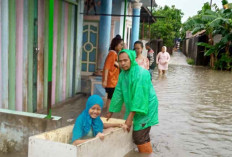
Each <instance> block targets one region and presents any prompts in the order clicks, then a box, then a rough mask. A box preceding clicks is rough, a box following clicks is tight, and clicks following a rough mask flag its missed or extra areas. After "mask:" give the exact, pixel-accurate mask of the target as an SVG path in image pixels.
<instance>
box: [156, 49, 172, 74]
mask: <svg viewBox="0 0 232 157" xmlns="http://www.w3.org/2000/svg"><path fill="white" fill-rule="evenodd" d="M169 60H170V55H169V53H168V52H167V47H166V46H163V47H162V51H161V52H159V53H158V55H157V56H156V63H157V64H158V71H159V75H164V74H165V72H166V70H168V62H169Z"/></svg>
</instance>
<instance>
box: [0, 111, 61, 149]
mask: <svg viewBox="0 0 232 157" xmlns="http://www.w3.org/2000/svg"><path fill="white" fill-rule="evenodd" d="M0 117H1V118H0V152H15V151H20V152H23V151H25V152H27V148H28V138H29V137H30V136H32V135H35V134H39V133H42V132H45V131H48V130H52V129H56V128H59V127H61V117H53V120H47V119H44V118H45V117H46V115H42V114H33V113H27V112H18V111H10V110H6V109H0Z"/></svg>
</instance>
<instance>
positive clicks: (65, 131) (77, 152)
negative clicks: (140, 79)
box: [28, 118, 134, 157]
mask: <svg viewBox="0 0 232 157" xmlns="http://www.w3.org/2000/svg"><path fill="white" fill-rule="evenodd" d="M102 120H103V122H106V120H105V118H102ZM108 123H124V120H119V119H113V118H112V119H110V121H109V122H108ZM72 129H73V125H70V126H67V127H64V128H60V129H57V130H53V131H50V132H45V133H43V134H40V135H36V136H32V137H30V139H29V153H28V157H64V156H68V157H77V156H78V157H109V156H110V157H122V156H124V155H125V154H127V153H128V152H129V151H131V150H132V149H133V147H134V144H133V141H132V131H131V132H130V133H128V132H124V131H123V130H122V129H121V128H113V129H111V130H110V131H108V132H107V133H105V134H106V135H105V138H104V140H103V141H101V140H100V139H99V138H94V139H91V140H89V141H87V142H85V143H82V144H80V145H78V146H74V145H71V144H69V143H70V140H71V137H72Z"/></svg>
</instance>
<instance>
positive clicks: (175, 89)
mask: <svg viewBox="0 0 232 157" xmlns="http://www.w3.org/2000/svg"><path fill="white" fill-rule="evenodd" d="M153 84H154V87H155V90H156V93H157V96H158V99H159V121H160V123H159V124H158V125H156V126H154V127H152V129H151V133H150V135H151V142H152V145H153V151H154V154H153V156H154V157H231V156H232V73H231V72H224V71H213V70H210V69H208V68H205V67H191V66H183V65H171V66H170V67H169V70H168V73H167V75H166V76H165V77H158V74H157V72H156V71H155V72H154V78H153ZM84 101H86V99H85V100H83V104H85V103H84ZM66 108H67V111H66V109H65V108H64V109H63V110H58V111H57V114H56V115H60V114H59V112H63V113H62V114H64V117H67V118H66V119H68V118H70V109H68V107H66ZM71 110H72V112H73V113H72V112H71V115H72V116H71V118H75V116H76V113H75V112H74V108H73V109H72V108H71ZM79 110H80V109H79ZM77 112H80V111H77ZM121 116H122V114H121V115H120V116H119V117H121ZM116 117H118V116H116ZM16 156H17V157H21V156H20V155H19V154H17V155H15V154H11V155H2V154H0V157H16ZM22 157H25V156H22ZM126 157H148V156H146V155H141V154H139V153H137V151H136V150H135V151H132V152H130V153H128V154H127V155H126Z"/></svg>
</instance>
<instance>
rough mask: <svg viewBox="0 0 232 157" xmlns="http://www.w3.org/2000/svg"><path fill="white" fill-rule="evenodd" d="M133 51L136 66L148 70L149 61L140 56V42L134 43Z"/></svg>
mask: <svg viewBox="0 0 232 157" xmlns="http://www.w3.org/2000/svg"><path fill="white" fill-rule="evenodd" d="M134 50H135V51H136V62H137V63H138V65H140V66H141V67H143V68H144V69H147V70H148V69H149V60H148V59H147V57H144V56H143V55H142V51H143V43H142V42H141V41H136V42H135V43H134Z"/></svg>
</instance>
